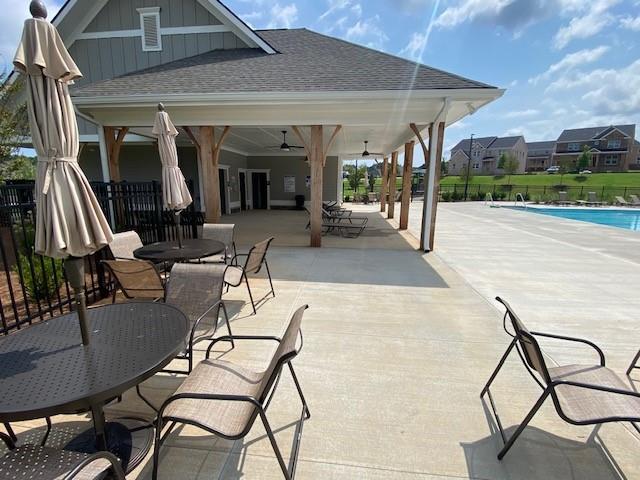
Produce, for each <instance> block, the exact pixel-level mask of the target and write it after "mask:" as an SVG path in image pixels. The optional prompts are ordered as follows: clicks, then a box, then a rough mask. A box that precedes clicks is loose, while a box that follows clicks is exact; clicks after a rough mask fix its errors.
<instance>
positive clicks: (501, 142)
mask: <svg viewBox="0 0 640 480" xmlns="http://www.w3.org/2000/svg"><path fill="white" fill-rule="evenodd" d="M520 140H522V141H524V137H523V136H522V135H518V136H516V137H498V138H496V140H495V142H493V143H492V144H491V148H512V147H515V146H516V145H517V144H518V142H519V141H520Z"/></svg>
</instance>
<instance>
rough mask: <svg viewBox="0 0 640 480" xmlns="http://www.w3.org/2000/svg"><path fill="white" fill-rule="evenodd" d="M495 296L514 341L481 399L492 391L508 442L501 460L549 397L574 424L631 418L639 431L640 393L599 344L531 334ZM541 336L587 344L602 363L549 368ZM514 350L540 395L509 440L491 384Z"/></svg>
mask: <svg viewBox="0 0 640 480" xmlns="http://www.w3.org/2000/svg"><path fill="white" fill-rule="evenodd" d="M496 300H497V301H499V302H500V303H502V304H503V305H504V307H505V308H506V312H505V315H504V320H503V322H504V329H505V331H506V332H507V333H508V334H509V335H510V336H512V337H513V340H512V341H511V344H510V345H509V347H508V348H507V351H506V352H505V353H504V355H503V356H502V358H501V359H500V362H499V363H498V366H497V367H496V369H495V370H494V372H493V373H492V374H491V377H490V378H489V381H488V382H487V385H486V386H485V387H484V389H483V390H482V393H481V394H480V398H484V396H485V395H488V397H489V402H490V406H491V409H492V410H493V415H494V417H495V420H496V424H497V426H498V429H499V431H500V435H501V436H502V440H503V441H504V447H503V448H502V450H501V451H500V452H499V453H498V459H499V460H502V458H503V457H504V456H505V455H506V453H507V452H508V451H509V449H510V448H511V447H512V446H513V444H514V442H515V441H516V439H517V438H518V437H519V436H520V434H521V433H522V432H523V431H524V429H525V428H526V426H527V424H528V423H529V422H530V421H531V419H533V417H534V416H535V414H536V412H537V411H538V410H539V409H540V407H541V406H542V405H543V404H544V402H545V401H546V400H547V399H548V398H549V397H550V398H551V400H552V402H553V405H554V407H555V409H556V412H557V413H558V415H559V416H560V418H561V419H562V420H564V421H565V422H567V423H570V424H572V425H600V424H602V423H610V422H629V423H631V425H632V426H633V427H634V428H635V429H636V430H637V431H638V432H640V428H639V427H638V426H637V425H636V423H637V422H639V421H640V393H638V392H635V391H633V390H630V389H629V387H628V385H627V384H626V382H625V381H624V380H622V378H620V377H619V376H618V375H617V374H616V373H615V372H614V371H613V370H610V369H609V368H607V367H605V358H604V354H603V353H602V350H600V348H598V346H597V345H595V344H594V343H592V342H590V341H588V340H583V339H580V338H572V337H565V336H560V335H552V334H549V333H540V332H530V331H529V330H527V328H526V327H525V326H524V324H523V323H522V321H521V320H520V318H518V316H517V315H516V314H515V312H514V311H513V309H512V308H511V307H510V306H509V304H508V303H507V302H505V301H504V300H502V299H501V298H500V297H496ZM507 319H509V320H510V321H511V325H512V327H513V330H514V333H510V332H509V330H508V329H507ZM538 338H547V339H552V340H560V341H565V342H572V343H578V344H582V345H586V346H588V347H590V348H592V349H593V350H594V351H595V353H596V355H597V356H598V359H599V363H598V364H584V365H562V366H558V367H547V364H546V360H545V357H544V355H543V353H542V350H541V348H540V345H539V344H538ZM514 348H515V349H516V351H517V352H518V355H519V357H520V359H521V360H522V363H523V365H524V367H525V368H526V370H527V371H528V373H529V375H531V377H532V378H533V379H534V380H535V382H536V383H537V384H538V385H539V386H540V388H541V389H542V394H541V395H540V397H539V398H538V400H537V401H536V403H535V405H534V406H533V408H532V409H531V411H530V412H529V413H528V414H527V416H526V417H525V419H524V420H523V421H522V423H521V424H520V425H519V426H518V427H517V428H516V430H515V431H514V433H513V434H512V435H511V436H510V437H509V438H507V437H506V435H505V431H504V429H503V427H502V423H501V421H500V417H499V416H498V412H497V411H496V407H495V402H494V401H493V397H492V396H491V391H490V390H489V388H490V387H491V384H492V383H493V381H494V380H495V378H496V376H497V375H498V373H499V371H500V369H501V368H502V367H503V366H504V365H505V362H506V360H507V358H508V357H509V355H510V354H511V352H512V351H513V349H514Z"/></svg>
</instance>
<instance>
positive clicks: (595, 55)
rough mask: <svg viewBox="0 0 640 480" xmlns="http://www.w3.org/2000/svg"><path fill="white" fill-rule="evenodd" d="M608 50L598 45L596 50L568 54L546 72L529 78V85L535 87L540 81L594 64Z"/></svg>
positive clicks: (590, 49) (604, 46)
mask: <svg viewBox="0 0 640 480" xmlns="http://www.w3.org/2000/svg"><path fill="white" fill-rule="evenodd" d="M608 50H609V47H607V46H606V45H600V46H599V47H596V48H587V49H584V50H579V51H577V52H574V53H569V54H568V55H565V57H564V58H563V59H562V60H560V61H559V62H557V63H554V64H553V65H551V66H550V67H549V68H548V69H547V71H546V72H544V73H542V74H540V75H538V76H536V77H533V78H530V79H529V83H531V84H533V85H536V84H538V83H539V82H540V81H543V80H548V79H550V78H552V77H553V76H554V75H557V74H558V73H560V72H567V71H570V70H573V69H575V68H577V67H581V66H583V65H586V64H588V63H593V62H596V61H598V60H599V59H600V58H601V57H602V56H603V55H604V54H605V53H607V51H608Z"/></svg>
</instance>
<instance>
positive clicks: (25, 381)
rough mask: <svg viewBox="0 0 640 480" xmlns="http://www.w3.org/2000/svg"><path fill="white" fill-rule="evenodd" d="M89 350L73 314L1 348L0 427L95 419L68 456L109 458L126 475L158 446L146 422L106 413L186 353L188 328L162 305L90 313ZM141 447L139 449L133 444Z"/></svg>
mask: <svg viewBox="0 0 640 480" xmlns="http://www.w3.org/2000/svg"><path fill="white" fill-rule="evenodd" d="M88 314H89V315H88V317H89V318H88V321H89V330H90V333H91V343H90V344H89V345H87V346H83V345H82V341H81V337H80V329H79V328H78V318H77V315H76V313H75V312H72V313H69V314H66V315H62V316H60V317H57V318H52V319H51V320H47V321H44V322H42V323H39V324H35V325H33V326H31V327H28V328H25V329H23V330H19V331H17V332H15V333H12V334H11V335H8V336H7V337H5V338H3V339H1V340H0V422H19V421H27V420H33V419H37V418H43V417H50V416H53V415H58V414H73V413H80V412H87V411H90V412H91V413H92V418H93V424H94V428H92V429H89V430H87V431H86V432H84V433H82V434H81V435H80V436H79V437H77V438H76V439H74V440H73V441H71V443H69V444H68V445H67V446H66V447H65V448H67V449H69V450H77V451H82V452H85V453H92V452H95V451H99V450H108V451H110V452H112V453H114V454H115V455H116V456H117V457H118V458H119V459H120V460H121V461H122V463H123V467H124V468H125V470H127V471H131V470H132V469H133V468H135V466H136V465H138V464H139V463H140V462H141V461H142V459H143V458H144V457H145V455H146V454H147V453H148V451H149V449H150V448H151V445H152V443H153V440H152V439H153V434H152V433H153V432H152V430H153V429H152V428H150V427H151V425H150V424H149V422H148V421H147V420H144V419H139V418H127V419H117V420H114V421H112V422H108V423H107V422H105V417H104V411H103V407H104V405H105V404H106V403H108V402H109V401H111V400H113V399H115V398H117V397H119V396H120V395H122V394H123V393H124V392H125V391H127V390H129V389H130V388H132V387H135V386H137V385H138V384H140V383H141V382H143V381H144V380H146V379H148V378H150V377H151V376H153V375H154V374H155V373H157V372H158V371H160V370H162V369H163V368H164V367H165V366H166V365H167V364H169V363H170V362H171V360H172V359H173V358H174V357H175V356H176V355H177V354H178V353H179V352H180V351H182V350H183V349H184V348H185V338H186V337H187V334H188V332H189V320H188V319H187V317H186V316H185V315H184V314H183V313H182V312H181V311H180V310H178V309H177V308H175V307H172V306H170V305H166V304H159V303H133V302H132V303H123V304H115V305H106V306H101V307H96V308H91V309H89V312H88ZM134 437H136V438H139V439H141V445H134V442H133V438H134Z"/></svg>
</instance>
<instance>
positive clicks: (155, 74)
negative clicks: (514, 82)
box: [72, 29, 495, 97]
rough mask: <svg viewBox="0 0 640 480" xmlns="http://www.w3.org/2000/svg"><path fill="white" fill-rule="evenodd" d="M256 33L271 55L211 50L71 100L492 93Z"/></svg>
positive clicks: (311, 36) (96, 86)
mask: <svg viewBox="0 0 640 480" xmlns="http://www.w3.org/2000/svg"><path fill="white" fill-rule="evenodd" d="M256 33H257V34H258V35H260V37H261V38H263V39H264V40H265V41H266V42H268V43H269V45H271V46H272V47H273V48H274V49H275V50H276V51H277V53H276V54H272V55H270V54H267V53H265V52H264V51H262V50H259V49H250V48H245V49H236V50H213V51H210V52H207V53H204V54H202V55H197V56H195V57H190V58H186V59H183V60H178V61H174V62H170V63H166V64H163V65H159V66H156V67H152V68H148V69H145V70H140V71H137V72H133V73H129V74H126V75H123V76H121V77H117V78H114V79H111V80H105V81H101V82H96V83H93V84H89V85H85V86H82V87H78V88H75V89H73V91H72V95H73V96H76V97H99V96H112V95H116V96H117V95H121V94H122V93H123V92H126V93H127V94H128V95H149V94H156V95H157V94H160V95H163V94H184V93H194V94H202V93H212V92H216V93H234V92H237V93H242V92H318V91H320V92H322V91H344V92H349V91H393V90H433V89H495V87H492V86H489V85H486V84H484V83H481V82H476V81H473V80H468V79H466V78H463V77H460V76H457V75H454V74H451V73H447V72H443V71H441V70H437V69H434V68H431V67H428V66H426V65H421V64H416V63H414V62H411V61H409V60H405V59H402V58H399V57H395V56H392V55H389V54H386V53H383V52H379V51H376V50H372V49H369V48H366V47H362V46H359V45H355V44H353V43H349V42H346V41H344V40H339V39H336V38H333V37H328V36H326V35H322V34H319V33H316V32H312V31H310V30H307V29H291V30H262V31H257V32H256Z"/></svg>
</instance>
